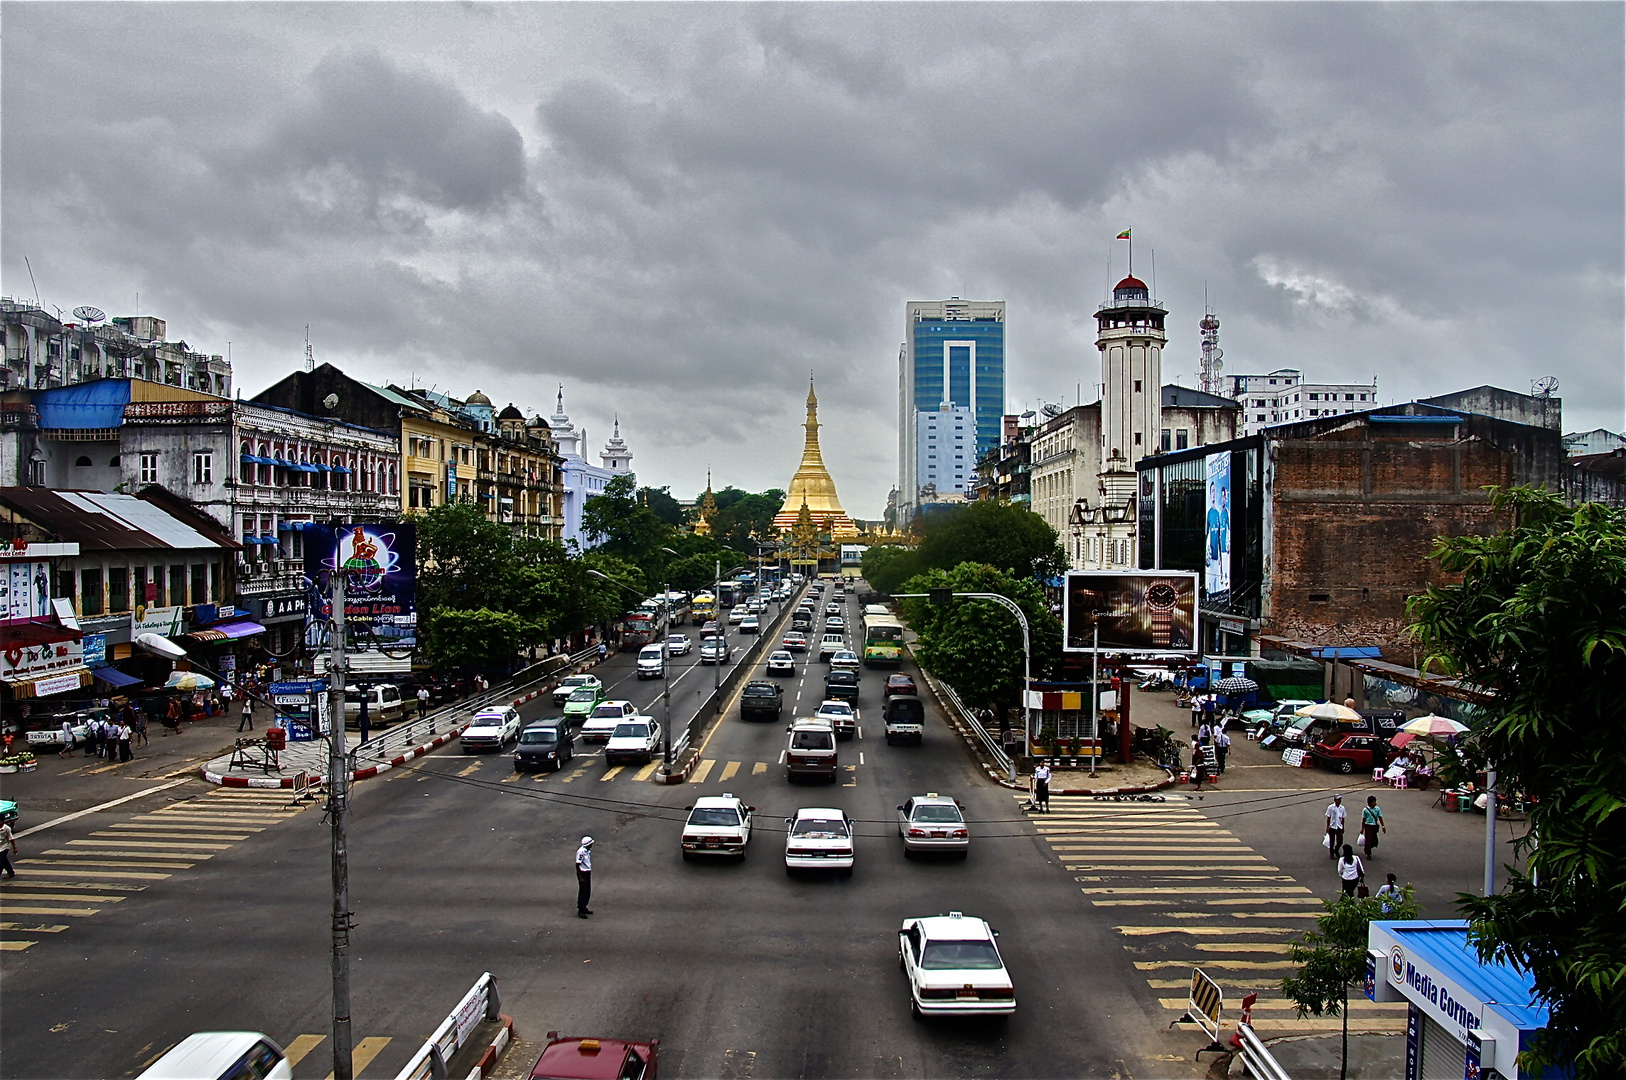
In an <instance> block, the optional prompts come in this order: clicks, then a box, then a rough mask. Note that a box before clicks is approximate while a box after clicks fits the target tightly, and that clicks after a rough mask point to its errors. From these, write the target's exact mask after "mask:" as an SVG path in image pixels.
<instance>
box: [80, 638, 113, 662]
mask: <svg viewBox="0 0 1626 1080" xmlns="http://www.w3.org/2000/svg"><path fill="white" fill-rule="evenodd" d="M79 644H80V645H81V646H83V648H84V650H85V666H86V667H103V666H104V665H106V663H107V635H106V634H86V635H85V636H84V639H83V640H82V641H80V642H79Z"/></svg>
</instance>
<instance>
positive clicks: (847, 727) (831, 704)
mask: <svg viewBox="0 0 1626 1080" xmlns="http://www.w3.org/2000/svg"><path fill="white" fill-rule="evenodd" d="M813 719H815V720H825V721H828V722H829V724H830V726H831V727H833V728H835V731H836V738H838V739H850V738H852V737H853V734H854V733H855V732H856V731H857V730H858V710H857V709H854V708H853V707H852V705H851V704H849V703H848V702H845V701H835V700H830V701H821V702H819V711H818V712H816V713H814V714H813Z"/></svg>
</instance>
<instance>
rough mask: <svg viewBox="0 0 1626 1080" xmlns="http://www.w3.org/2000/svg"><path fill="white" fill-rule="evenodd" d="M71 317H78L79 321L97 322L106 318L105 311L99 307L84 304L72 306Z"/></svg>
mask: <svg viewBox="0 0 1626 1080" xmlns="http://www.w3.org/2000/svg"><path fill="white" fill-rule="evenodd" d="M73 317H74V318H76V319H78V320H79V321H80V322H88V323H97V322H101V321H102V320H103V319H105V318H107V312H105V311H103V310H102V309H101V308H98V307H91V306H90V305H88V304H86V305H85V306H84V307H76V308H74V309H73Z"/></svg>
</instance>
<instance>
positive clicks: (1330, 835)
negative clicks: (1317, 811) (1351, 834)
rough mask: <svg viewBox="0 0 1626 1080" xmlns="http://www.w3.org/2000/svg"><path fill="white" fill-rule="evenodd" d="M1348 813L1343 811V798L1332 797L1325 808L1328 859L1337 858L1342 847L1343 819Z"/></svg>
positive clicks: (1340, 796)
mask: <svg viewBox="0 0 1626 1080" xmlns="http://www.w3.org/2000/svg"><path fill="white" fill-rule="evenodd" d="M1348 814H1349V811H1347V810H1345V809H1344V797H1343V796H1342V795H1334V796H1333V797H1332V802H1331V803H1330V804H1328V806H1327V851H1328V853H1329V857H1330V858H1334V859H1336V858H1338V853H1339V852H1340V851H1342V850H1343V847H1344V818H1345V817H1347V816H1348Z"/></svg>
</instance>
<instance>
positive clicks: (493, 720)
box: [457, 705, 520, 754]
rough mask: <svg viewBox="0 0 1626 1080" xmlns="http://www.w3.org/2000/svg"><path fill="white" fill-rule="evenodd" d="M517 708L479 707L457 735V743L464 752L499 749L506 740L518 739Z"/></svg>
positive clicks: (499, 706)
mask: <svg viewBox="0 0 1626 1080" xmlns="http://www.w3.org/2000/svg"><path fill="white" fill-rule="evenodd" d="M519 729H520V722H519V710H518V709H516V708H514V707H513V706H512V705H493V706H492V707H491V708H488V709H481V710H480V711H479V712H477V713H475V714H474V719H472V720H470V721H469V726H468V727H466V728H464V729H463V734H462V735H460V736H459V737H458V740H457V742H458V745H459V746H461V747H462V749H463V752H464V753H465V754H472V753H474V752H475V751H476V750H501V749H502V748H503V747H505V746H507V745H508V740H510V739H512V740H514V741H515V742H518V741H519Z"/></svg>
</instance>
